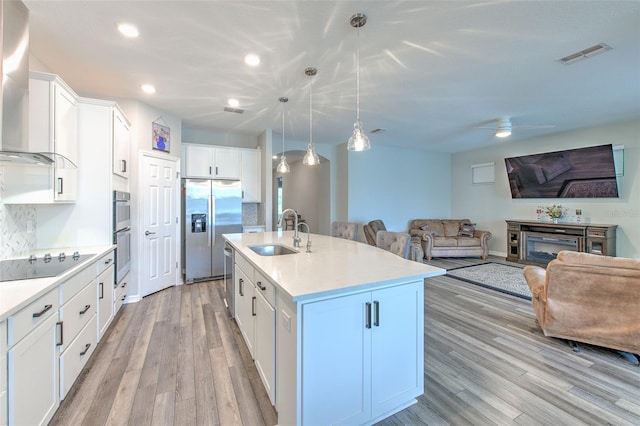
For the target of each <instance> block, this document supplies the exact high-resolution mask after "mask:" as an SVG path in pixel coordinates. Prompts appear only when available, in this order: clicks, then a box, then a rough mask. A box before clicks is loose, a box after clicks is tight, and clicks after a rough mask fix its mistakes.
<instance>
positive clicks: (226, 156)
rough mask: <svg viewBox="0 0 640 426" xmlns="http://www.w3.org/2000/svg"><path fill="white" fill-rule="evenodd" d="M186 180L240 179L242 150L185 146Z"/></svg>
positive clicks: (193, 145) (196, 145) (208, 146)
mask: <svg viewBox="0 0 640 426" xmlns="http://www.w3.org/2000/svg"><path fill="white" fill-rule="evenodd" d="M184 156H185V158H184V163H185V166H184V173H183V177H185V178H207V179H240V150H238V149H237V148H226V147H216V146H213V145H198V144H184Z"/></svg>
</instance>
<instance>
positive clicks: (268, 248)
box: [248, 244, 298, 256]
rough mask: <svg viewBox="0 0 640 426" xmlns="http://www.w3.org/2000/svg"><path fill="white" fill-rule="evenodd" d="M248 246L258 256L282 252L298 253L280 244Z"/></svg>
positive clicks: (280, 254) (279, 254)
mask: <svg viewBox="0 0 640 426" xmlns="http://www.w3.org/2000/svg"><path fill="white" fill-rule="evenodd" d="M248 247H249V248H250V249H251V250H253V251H254V252H255V253H256V254H259V255H260V256H282V255H283V254H295V253H298V252H297V251H296V250H293V249H290V248H289V247H286V246H282V245H280V244H260V245H255V246H248Z"/></svg>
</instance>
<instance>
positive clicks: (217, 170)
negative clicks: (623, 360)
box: [216, 166, 218, 176]
mask: <svg viewBox="0 0 640 426" xmlns="http://www.w3.org/2000/svg"><path fill="white" fill-rule="evenodd" d="M216 176H218V166H216Z"/></svg>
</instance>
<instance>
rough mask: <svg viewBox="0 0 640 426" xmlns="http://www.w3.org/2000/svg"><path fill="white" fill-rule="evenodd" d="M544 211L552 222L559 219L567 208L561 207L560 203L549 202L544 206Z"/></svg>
mask: <svg viewBox="0 0 640 426" xmlns="http://www.w3.org/2000/svg"><path fill="white" fill-rule="evenodd" d="M544 212H545V213H546V215H547V216H549V219H551V220H552V221H553V223H558V219H560V218H561V217H562V216H564V214H565V213H566V212H567V209H566V208H565V209H563V208H562V205H560V204H551V205H549V206H545V207H544Z"/></svg>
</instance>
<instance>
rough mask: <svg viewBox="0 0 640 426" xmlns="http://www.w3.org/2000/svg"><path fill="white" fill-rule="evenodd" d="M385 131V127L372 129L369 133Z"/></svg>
mask: <svg viewBox="0 0 640 426" xmlns="http://www.w3.org/2000/svg"><path fill="white" fill-rule="evenodd" d="M386 131H387V129H373V130H372V131H370V132H369V133H371V134H373V133H384V132H386Z"/></svg>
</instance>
